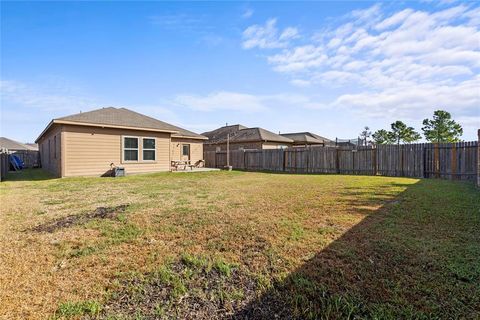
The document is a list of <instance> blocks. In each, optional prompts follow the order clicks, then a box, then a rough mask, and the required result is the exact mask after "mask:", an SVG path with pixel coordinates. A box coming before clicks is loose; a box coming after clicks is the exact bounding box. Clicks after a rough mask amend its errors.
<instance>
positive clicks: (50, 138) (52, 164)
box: [38, 125, 63, 177]
mask: <svg viewBox="0 0 480 320" xmlns="http://www.w3.org/2000/svg"><path fill="white" fill-rule="evenodd" d="M61 144H62V126H59V125H57V126H53V127H52V128H50V130H48V132H46V133H45V134H44V135H43V137H42V138H41V139H40V140H39V141H38V147H39V152H40V162H41V164H42V168H43V169H44V170H46V171H48V172H50V173H51V174H53V175H54V176H55V177H61V175H62V173H61V163H62V157H63V155H62V148H61Z"/></svg>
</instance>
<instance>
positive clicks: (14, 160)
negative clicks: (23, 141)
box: [9, 154, 25, 170]
mask: <svg viewBox="0 0 480 320" xmlns="http://www.w3.org/2000/svg"><path fill="white" fill-rule="evenodd" d="M9 158H10V164H11V165H12V167H13V168H14V169H15V170H21V169H23V168H24V167H25V164H24V163H23V161H22V159H20V158H19V157H17V156H16V155H14V154H11V155H10V156H9Z"/></svg>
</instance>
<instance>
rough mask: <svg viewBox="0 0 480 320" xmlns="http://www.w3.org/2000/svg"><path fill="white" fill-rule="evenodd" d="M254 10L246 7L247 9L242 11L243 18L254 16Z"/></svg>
mask: <svg viewBox="0 0 480 320" xmlns="http://www.w3.org/2000/svg"><path fill="white" fill-rule="evenodd" d="M253 12H254V11H253V9H251V8H247V9H245V11H244V12H243V13H242V18H244V19H248V18H250V17H251V16H253Z"/></svg>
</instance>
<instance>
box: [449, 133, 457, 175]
mask: <svg viewBox="0 0 480 320" xmlns="http://www.w3.org/2000/svg"><path fill="white" fill-rule="evenodd" d="M450 171H451V175H450V179H451V180H456V179H457V143H456V142H453V143H452V168H451V170H450Z"/></svg>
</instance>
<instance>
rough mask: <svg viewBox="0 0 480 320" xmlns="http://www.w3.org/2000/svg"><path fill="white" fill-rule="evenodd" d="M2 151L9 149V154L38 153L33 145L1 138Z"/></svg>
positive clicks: (0, 147)
mask: <svg viewBox="0 0 480 320" xmlns="http://www.w3.org/2000/svg"><path fill="white" fill-rule="evenodd" d="M0 149H8V151H9V152H16V151H30V150H31V151H38V147H37V149H35V148H34V147H33V146H31V144H27V143H21V142H18V141H15V140H12V139H8V138H5V137H0Z"/></svg>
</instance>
